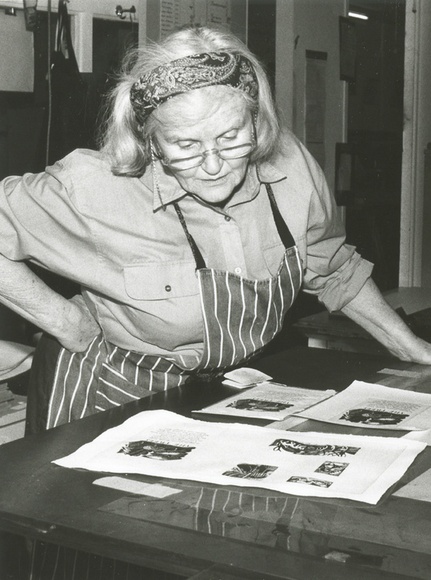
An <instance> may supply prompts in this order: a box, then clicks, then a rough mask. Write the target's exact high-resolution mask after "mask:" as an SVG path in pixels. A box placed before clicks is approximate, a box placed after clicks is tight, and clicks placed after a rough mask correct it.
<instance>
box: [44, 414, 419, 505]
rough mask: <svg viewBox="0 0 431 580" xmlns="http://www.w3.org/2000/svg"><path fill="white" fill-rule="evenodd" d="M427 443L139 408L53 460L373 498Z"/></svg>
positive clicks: (118, 470) (78, 465)
mask: <svg viewBox="0 0 431 580" xmlns="http://www.w3.org/2000/svg"><path fill="white" fill-rule="evenodd" d="M424 448H425V444H424V443H420V442H417V441H408V440H405V439H395V438H382V437H359V436H353V435H335V434H327V433H325V434H323V433H295V432H292V431H290V432H289V431H284V432H282V431H278V430H275V429H270V428H267V427H257V426H251V425H239V424H228V423H209V422H204V421H197V420H194V419H188V418H185V417H182V416H181V415H177V414H175V413H171V412H169V411H163V410H160V411H145V412H143V413H139V414H137V415H135V416H134V417H131V418H130V419H128V420H127V421H125V422H124V423H123V424H122V425H119V426H118V427H115V428H113V429H110V430H108V431H106V432H105V433H103V434H102V435H100V436H99V437H97V438H96V439H95V440H94V441H93V442H91V443H88V444H86V445H84V446H82V447H81V448H79V449H78V450H77V451H76V452H75V453H72V454H71V455H69V456H67V457H63V458H62V459H58V460H57V461H54V463H56V464H57V465H62V466H64V467H69V468H82V469H88V470H91V471H100V472H110V473H128V474H133V473H139V474H144V475H151V476H156V477H164V478H170V479H185V480H192V481H203V482H210V483H215V484H219V485H223V486H226V485H228V486H230V485H233V486H241V487H258V488H264V489H270V490H276V491H280V492H283V493H290V494H294V495H300V496H318V497H339V498H348V499H353V500H358V501H362V502H366V503H372V504H374V503H377V502H378V500H379V499H380V498H381V497H382V495H383V494H384V493H385V492H386V491H387V490H388V488H389V487H391V486H392V485H393V484H395V483H396V482H397V481H398V480H399V478H400V477H401V476H402V475H403V473H404V472H405V471H406V469H407V468H408V467H409V465H410V464H411V463H412V462H413V460H414V459H415V457H416V456H417V455H418V453H420V451H422V450H423V449H424Z"/></svg>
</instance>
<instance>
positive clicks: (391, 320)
mask: <svg viewBox="0 0 431 580" xmlns="http://www.w3.org/2000/svg"><path fill="white" fill-rule="evenodd" d="M342 312H343V313H344V314H346V315H347V316H348V317H349V318H351V319H352V320H353V321H354V322H356V323H357V324H359V325H361V326H362V327H363V328H364V329H365V330H367V331H368V332H369V333H370V334H371V335H372V336H374V338H375V339H377V340H378V341H379V342H380V343H381V344H383V346H385V347H386V348H387V349H388V351H389V352H390V353H392V354H393V355H394V356H396V357H397V358H399V359H400V360H403V361H407V362H413V363H420V364H424V365H431V344H430V343H428V342H426V341H425V340H422V339H421V338H419V337H418V336H416V335H415V334H413V332H412V331H411V330H410V328H409V327H408V326H407V325H406V324H405V323H404V321H403V320H402V319H401V318H400V317H399V316H398V314H397V313H396V312H395V311H394V310H393V309H392V308H391V307H390V306H389V304H388V303H387V302H386V301H385V300H384V298H383V296H382V295H381V293H380V291H379V290H378V289H377V287H376V285H375V284H374V282H373V281H372V280H371V279H370V280H368V281H367V282H366V284H365V285H364V286H363V288H362V289H361V290H360V292H359V293H358V294H357V296H355V298H353V300H351V302H349V303H348V304H346V306H344V308H343V309H342Z"/></svg>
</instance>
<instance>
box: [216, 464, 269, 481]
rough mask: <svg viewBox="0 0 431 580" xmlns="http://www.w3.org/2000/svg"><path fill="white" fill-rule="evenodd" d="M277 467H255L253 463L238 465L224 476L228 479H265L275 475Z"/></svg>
mask: <svg viewBox="0 0 431 580" xmlns="http://www.w3.org/2000/svg"><path fill="white" fill-rule="evenodd" d="M276 469H277V467H274V466H273V465H254V464H253V463H238V465H237V466H236V467H233V468H232V469H229V470H228V471H225V472H224V473H223V474H222V475H227V476H228V477H240V478H242V479H265V477H268V475H270V474H271V473H273V472H274V471H275V470H276Z"/></svg>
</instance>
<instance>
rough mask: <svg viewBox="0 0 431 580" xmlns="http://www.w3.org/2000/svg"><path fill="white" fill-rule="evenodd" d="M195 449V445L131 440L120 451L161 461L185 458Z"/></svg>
mask: <svg viewBox="0 0 431 580" xmlns="http://www.w3.org/2000/svg"><path fill="white" fill-rule="evenodd" d="M193 449H195V447H180V446H178V445H168V444H167V443H155V442H154V441H130V442H129V443H126V445H124V447H122V448H121V449H120V451H119V453H125V454H126V455H133V456H139V457H146V458H147V459H158V460H160V461H172V460H175V459H184V457H186V456H187V455H188V454H189V453H190V451H193Z"/></svg>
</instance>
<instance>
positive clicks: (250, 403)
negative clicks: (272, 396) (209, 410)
mask: <svg viewBox="0 0 431 580" xmlns="http://www.w3.org/2000/svg"><path fill="white" fill-rule="evenodd" d="M226 406H227V407H233V408H234V409H241V410H243V411H266V412H268V411H273V412H278V411H284V410H285V409H289V407H293V404H292V403H282V402H280V401H264V400H262V399H239V400H238V401H233V402H232V403H229V405H226Z"/></svg>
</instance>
